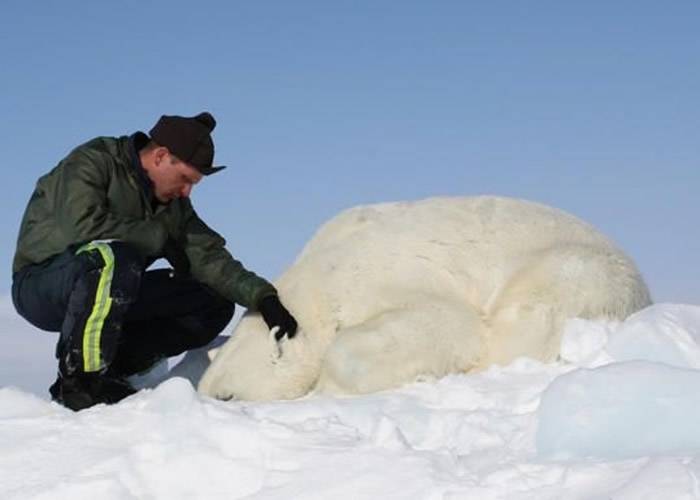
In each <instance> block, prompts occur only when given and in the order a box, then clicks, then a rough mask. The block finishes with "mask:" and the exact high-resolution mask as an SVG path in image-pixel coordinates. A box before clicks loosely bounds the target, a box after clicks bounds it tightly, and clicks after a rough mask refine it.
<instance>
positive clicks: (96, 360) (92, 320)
mask: <svg viewBox="0 0 700 500" xmlns="http://www.w3.org/2000/svg"><path fill="white" fill-rule="evenodd" d="M90 250H97V251H99V252H100V254H101V255H102V259H103V260H104V261H105V265H104V267H103V268H102V272H101V273H100V281H99V283H98V285H97V292H96V293H95V305H94V306H93V308H92V312H91V313H90V316H89V317H88V319H87V321H86V322H85V331H84V332H83V370H84V371H85V372H96V371H98V370H99V369H100V368H101V364H102V363H101V360H100V358H101V356H100V340H101V339H102V327H103V326H104V323H105V319H106V318H107V315H108V314H109V311H110V309H111V307H112V297H111V290H112V276H113V275H114V254H113V253H112V248H111V247H110V246H109V245H108V244H107V243H102V242H96V241H93V242H92V243H88V244H87V245H83V246H82V247H80V249H79V250H78V251H77V252H76V253H81V252H87V251H90Z"/></svg>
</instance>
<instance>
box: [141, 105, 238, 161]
mask: <svg viewBox="0 0 700 500" xmlns="http://www.w3.org/2000/svg"><path fill="white" fill-rule="evenodd" d="M214 127H216V120H214V117H213V116H212V115H211V114H210V113H207V112H206V111H205V112H203V113H199V114H198V115H197V116H193V117H191V118H187V117H184V116H166V115H163V116H161V117H160V119H159V120H158V123H156V124H155V126H154V127H153V128H152V129H151V131H150V132H149V134H150V136H151V139H153V140H154V141H155V142H157V143H158V144H160V145H161V146H165V147H166V148H168V150H169V151H170V152H171V153H172V154H174V155H175V156H177V157H178V158H179V159H180V160H182V161H184V162H185V163H189V164H190V165H192V166H193V167H195V168H196V169H197V170H199V171H200V172H201V173H203V174H204V175H210V174H213V173H214V172H218V171H219V170H221V169H223V168H226V167H213V166H212V162H213V161H214V142H213V141H212V140H211V132H212V130H214Z"/></svg>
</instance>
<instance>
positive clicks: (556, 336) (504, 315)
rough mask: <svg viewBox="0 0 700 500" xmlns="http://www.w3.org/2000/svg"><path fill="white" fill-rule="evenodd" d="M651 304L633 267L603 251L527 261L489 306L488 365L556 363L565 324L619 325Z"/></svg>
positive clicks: (544, 254) (564, 252) (585, 248)
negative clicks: (522, 359)
mask: <svg viewBox="0 0 700 500" xmlns="http://www.w3.org/2000/svg"><path fill="white" fill-rule="evenodd" d="M649 303H650V298H649V292H648V290H647V287H646V285H645V284H644V281H643V280H642V278H641V276H640V274H639V272H638V271H637V269H636V268H635V266H634V264H633V263H632V262H631V261H630V260H629V259H627V258H626V257H624V256H623V255H622V254H620V253H619V252H618V251H616V250H615V249H614V248H612V249H611V248H609V247H607V248H606V247H605V246H603V245H600V246H596V245H583V244H569V245H565V246H556V247H552V248H549V249H546V250H543V251H540V252H536V253H533V255H531V256H529V257H527V258H526V259H525V261H524V263H523V265H522V266H521V267H520V268H519V269H518V271H517V272H516V273H514V275H513V276H512V278H511V279H510V280H509V281H508V282H507V283H506V286H505V287H504V289H503V291H502V292H501V294H500V296H499V297H498V298H497V299H496V300H495V301H494V303H493V306H494V307H493V308H492V310H491V313H490V314H489V315H488V316H489V324H490V328H491V334H490V337H489V338H490V343H489V348H488V350H489V353H490V354H489V356H488V361H489V362H490V363H500V364H506V363H508V362H510V361H512V360H513V359H515V358H516V357H519V356H528V357H532V358H535V359H540V360H543V361H550V360H553V359H555V358H556V357H557V355H558V353H559V347H560V342H561V335H562V333H563V328H564V325H565V322H566V320H568V319H570V318H574V317H581V318H587V319H595V318H609V319H619V320H622V319H624V318H625V317H627V316H628V315H630V314H631V313H633V312H635V311H637V310H639V309H641V308H643V307H646V306H647V305H649Z"/></svg>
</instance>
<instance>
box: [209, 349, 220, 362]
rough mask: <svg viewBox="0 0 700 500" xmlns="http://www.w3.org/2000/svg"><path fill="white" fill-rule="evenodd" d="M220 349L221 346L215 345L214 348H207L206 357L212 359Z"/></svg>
mask: <svg viewBox="0 0 700 500" xmlns="http://www.w3.org/2000/svg"><path fill="white" fill-rule="evenodd" d="M220 350H221V347H215V348H214V349H209V350H208V351H207V357H208V358H209V361H214V358H215V357H216V355H217V354H219V351H220Z"/></svg>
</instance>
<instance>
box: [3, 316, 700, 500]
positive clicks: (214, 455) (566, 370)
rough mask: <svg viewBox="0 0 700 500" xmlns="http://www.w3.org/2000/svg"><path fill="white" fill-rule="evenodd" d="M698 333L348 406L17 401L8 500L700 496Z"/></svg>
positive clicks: (182, 389) (582, 326) (618, 340)
mask: <svg viewBox="0 0 700 500" xmlns="http://www.w3.org/2000/svg"><path fill="white" fill-rule="evenodd" d="M699 328H700V308H698V307H694V306H678V305H660V306H653V307H651V308H649V309H647V310H644V311H641V312H640V313H639V314H637V315H635V316H633V317H631V318H630V319H628V320H627V321H625V322H622V323H619V324H612V323H601V322H581V321H574V322H572V323H571V324H569V325H568V328H567V334H566V335H565V337H564V343H563V345H562V356H563V357H564V358H566V360H565V361H561V362H557V363H550V364H544V363H540V362H536V361H532V360H529V359H525V358H520V359H518V360H516V361H515V362H513V363H511V364H509V365H507V366H493V367H491V368H489V369H487V370H486V371H483V372H479V373H473V374H465V375H451V376H448V377H445V378H443V379H440V380H436V381H426V382H423V383H416V384H412V385H408V386H405V387H402V388H400V389H396V390H392V391H386V392H380V393H376V394H371V395H366V396H357V397H348V398H331V397H316V396H309V397H306V398H302V399H298V400H294V401H284V402H268V403H252V402H247V403H244V402H238V401H229V402H222V401H216V400H213V399H210V398H208V397H204V396H201V395H199V394H197V393H196V392H195V391H194V389H193V388H192V385H191V383H190V382H189V381H187V380H186V379H184V378H179V377H176V378H172V379H170V380H167V381H165V382H163V383H161V384H160V385H159V386H157V387H156V388H154V389H146V390H143V391H141V392H139V393H138V394H136V395H134V396H132V397H130V398H128V399H126V400H125V401H123V402H121V403H120V404H118V405H115V406H103V405H100V406H97V407H94V408H91V409H88V410H85V411H82V412H79V413H73V412H71V411H69V410H66V409H64V408H62V407H60V406H58V405H56V404H54V403H50V402H48V401H46V400H45V399H41V398H39V397H37V396H34V395H32V394H30V393H27V392H23V391H20V390H18V389H15V388H12V387H3V388H2V389H0V498H3V499H11V500H19V499H22V500H25V499H52V500H53V499H58V500H60V499H70V500H75V499H78V498H100V499H105V500H111V499H129V500H133V499H142V498H143V499H168V500H171V499H235V498H255V499H283V498H284V499H288V498H303V499H327V498H339V499H345V498H347V499H357V498H360V499H375V498H386V499H411V500H413V499H431V500H432V499H472V498H479V499H487V500H488V499H509V500H510V499H515V500H525V499H528V500H540V499H610V498H612V499H615V500H620V499H629V500H632V499H634V500H637V499H643V498H649V499H660V498H673V499H691V498H700V487H699V486H698V484H700V482H699V481H698V478H700V460H699V458H700V452H699V451H698V438H697V436H698V435H699V434H700V433H699V432H697V430H696V426H697V425H698V422H699V421H700V420H699V419H698V418H697V417H698V410H697V409H696V408H698V407H700V405H698V401H697V390H696V389H695V388H697V387H700V384H698V383H697V382H695V383H693V381H696V380H697V379H698V371H696V367H693V366H691V365H692V363H693V362H694V361H693V359H697V358H695V357H694V356H696V355H697V349H698V346H697V343H695V340H696V339H697V332H698V329H699ZM630 329H632V330H630ZM633 330H634V331H637V332H639V335H638V337H639V339H640V342H639V343H637V340H638V339H637V338H635V337H634V336H631V337H629V338H628V334H629V335H631V334H630V333H629V332H630V331H633ZM625 339H627V340H625ZM642 340H643V341H644V343H642ZM629 343H632V344H633V345H628V344H629ZM644 345H647V346H648V347H642V346H644ZM660 356H663V358H660ZM195 357H196V356H195ZM199 357H201V356H199ZM637 358H642V359H643V360H642V361H634V360H635V359H637ZM644 358H651V359H644ZM659 359H663V360H665V361H666V363H660V362H659ZM670 360H675V361H676V362H678V364H677V365H676V366H672V365H670V364H668V362H669V361H670ZM603 362H607V363H608V364H603ZM186 363H189V361H186ZM681 365H682V366H681ZM174 371H176V372H177V373H180V374H188V373H189V374H190V375H191V374H192V373H193V371H191V370H190V371H188V370H187V369H186V367H185V366H179V367H176V368H175V370H174ZM196 371H197V370H194V372H196ZM661 396H662V397H663V398H665V399H661ZM571 409H573V410H577V411H579V412H580V413H578V414H575V413H573V412H572V411H570V410H571ZM652 411H653V412H656V415H657V416H656V417H655V416H654V415H652V413H651V412H652ZM618 416H619V417H621V418H617V417H618ZM632 416H633V417H634V419H632V418H631V417H632ZM581 422H583V423H584V424H585V423H587V424H588V426H587V427H585V426H584V428H583V432H585V433H587V434H586V437H587V439H577V438H578V435H577V433H575V432H572V431H571V429H570V428H569V427H571V426H575V425H580V423H581ZM645 426H648V427H653V430H654V433H653V434H654V435H653V436H650V434H651V433H649V432H647V428H648V427H645ZM611 429H612V430H611ZM579 431H580V429H579ZM567 433H568V434H567ZM623 448H624V453H620V451H621V450H622V449H623Z"/></svg>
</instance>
